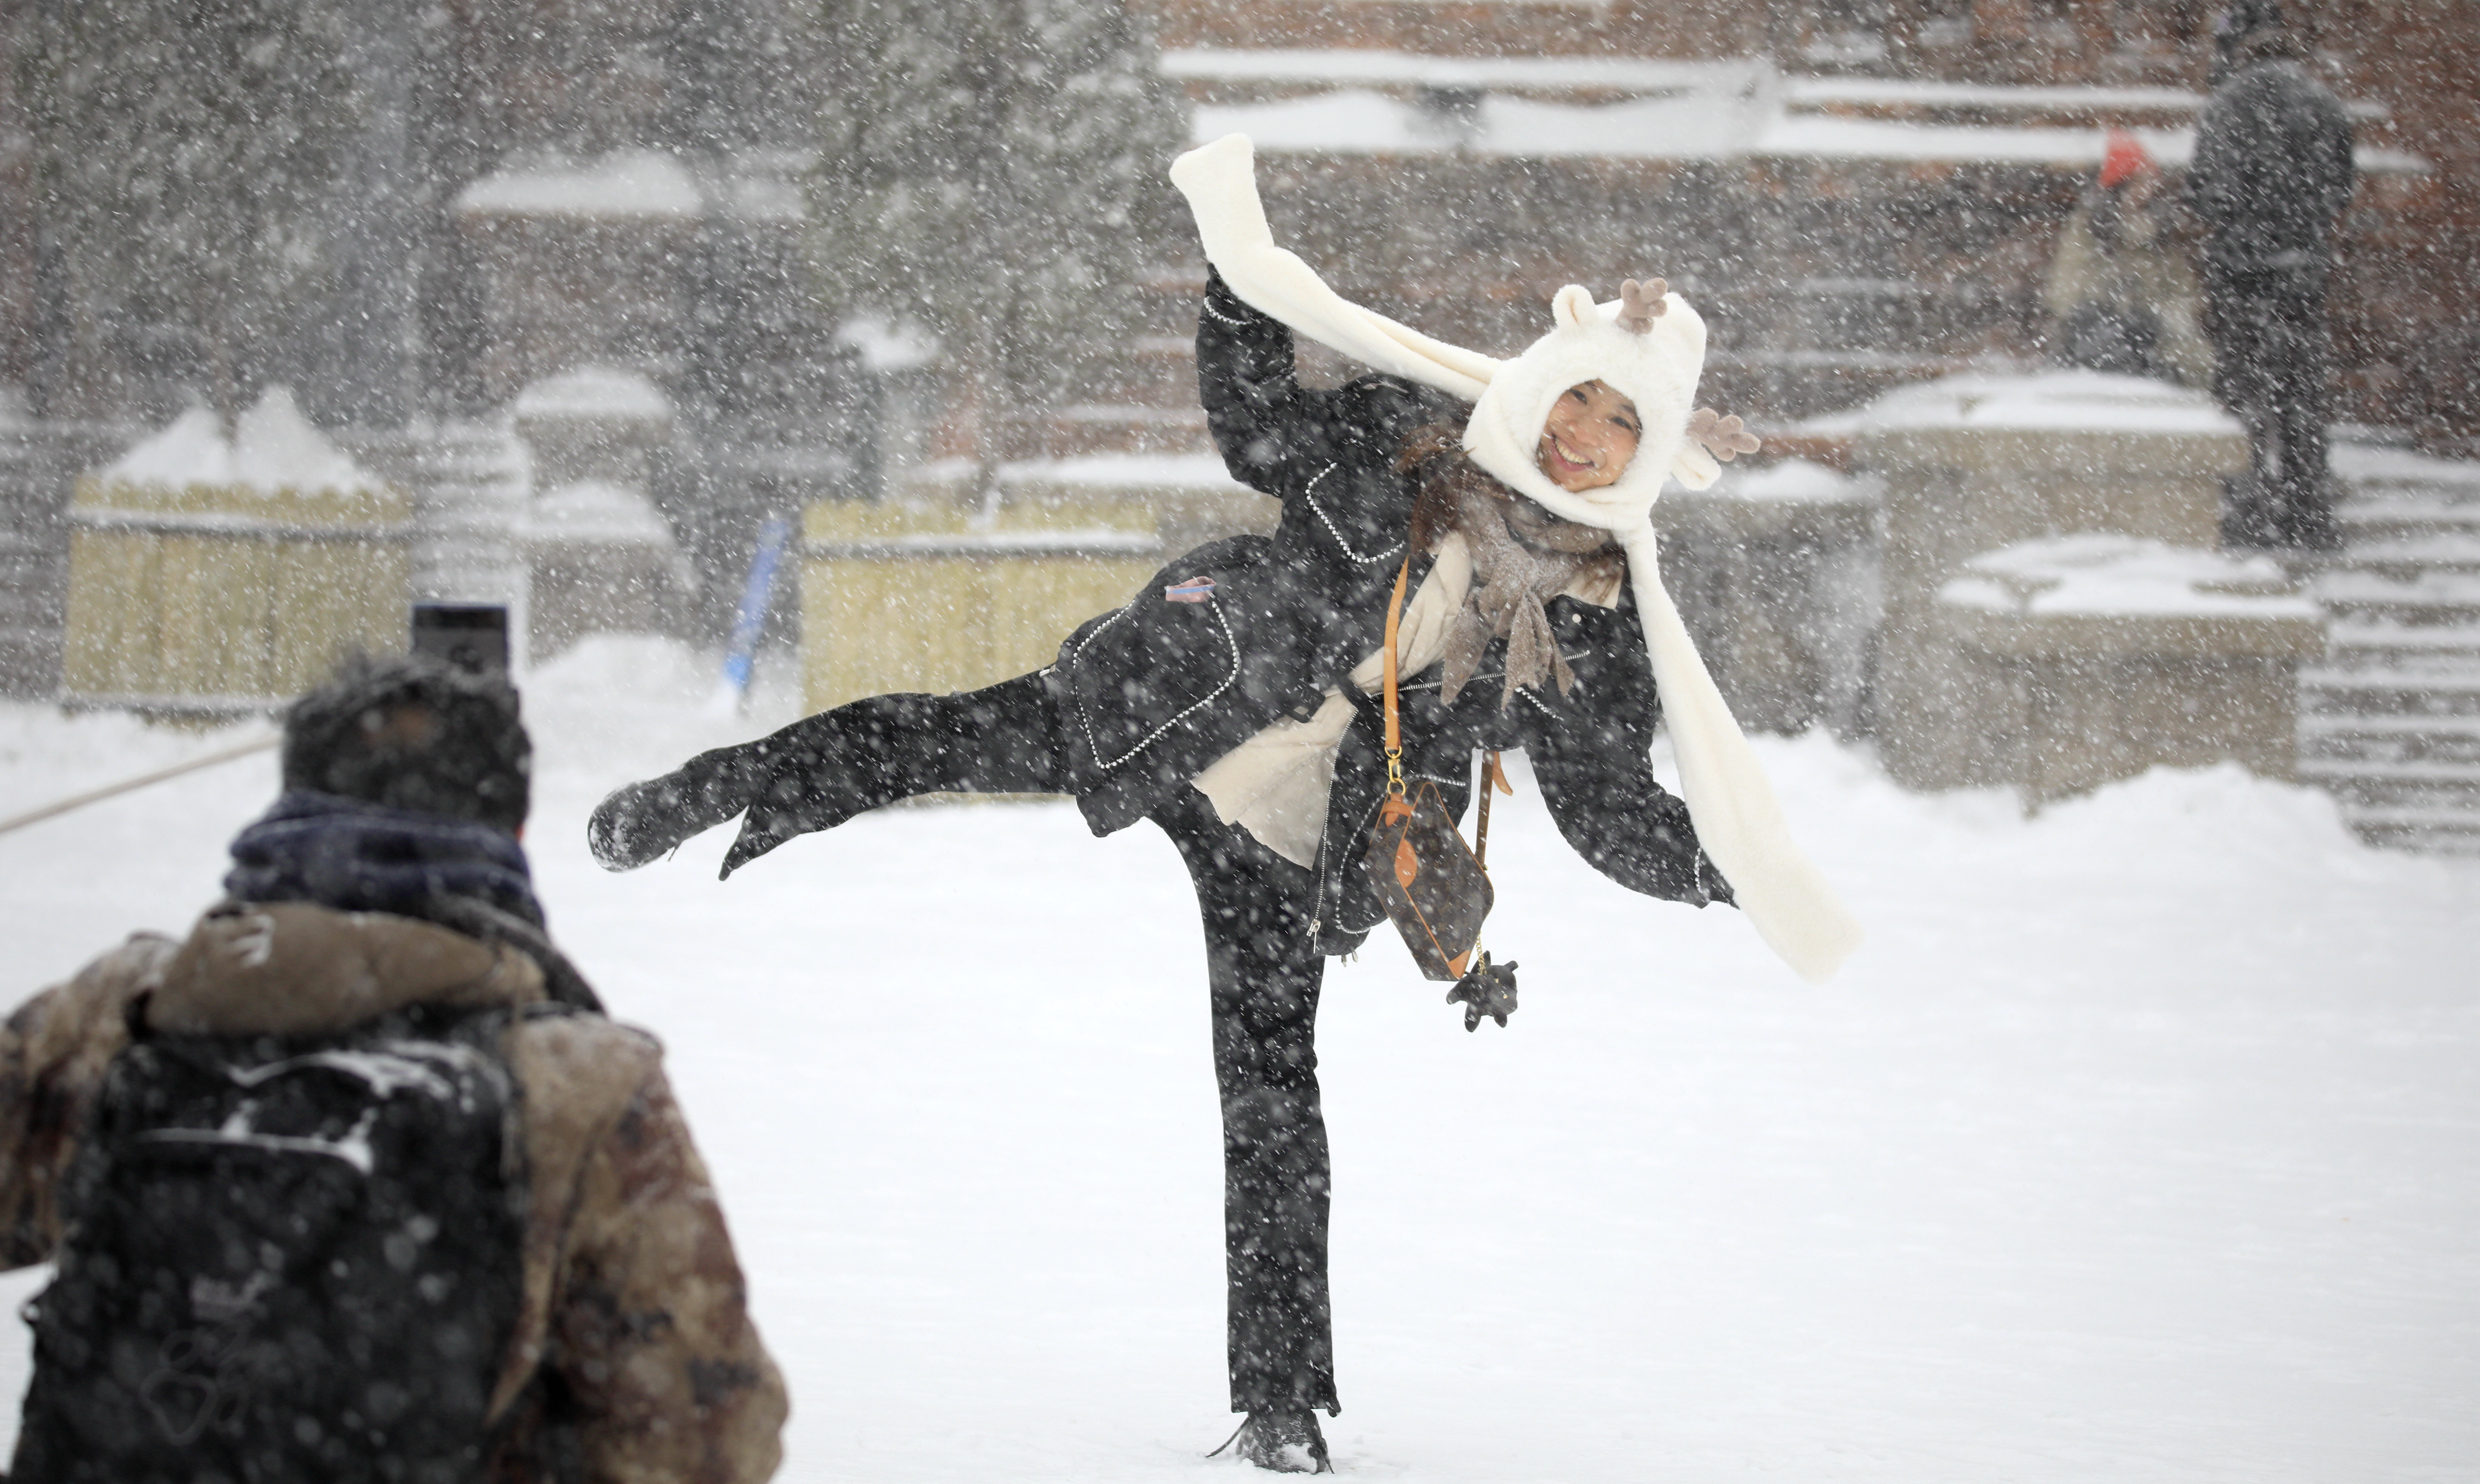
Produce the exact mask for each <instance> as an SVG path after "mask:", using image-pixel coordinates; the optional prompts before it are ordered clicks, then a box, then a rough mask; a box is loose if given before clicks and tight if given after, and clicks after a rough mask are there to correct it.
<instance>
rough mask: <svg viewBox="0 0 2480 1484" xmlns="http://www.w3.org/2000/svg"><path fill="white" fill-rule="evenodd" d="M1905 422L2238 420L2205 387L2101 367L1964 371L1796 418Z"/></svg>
mask: <svg viewBox="0 0 2480 1484" xmlns="http://www.w3.org/2000/svg"><path fill="white" fill-rule="evenodd" d="M1904 428H1924V429H1928V428H1935V429H1973V430H2000V429H2025V430H2077V429H2096V430H2110V431H2117V432H2144V433H2226V434H2231V435H2234V436H2235V435H2237V434H2239V433H2240V432H2241V431H2242V430H2241V429H2240V428H2239V425H2238V420H2237V419H2235V418H2234V417H2232V416H2231V415H2230V414H2229V413H2228V412H2226V411H2224V410H2222V407H2221V405H2220V404H2217V403H2215V402H2214V401H2213V400H2212V398H2211V397H2209V396H2208V395H2206V394H2205V393H2204V392H2201V391H2197V390H2195V389H2193V388H2190V387H2183V386H2173V385H2171V384H2170V383H2169V382H2167V381H2157V380H2154V379H2152V378H2148V377H2122V376H2112V375H2110V374H2108V373H2106V372H2100V371H2067V370H2058V371H2036V372H2028V373H2023V374H1994V373H1987V372H1965V373H1962V374H1960V375H1957V376H1951V377H1941V378H1937V379H1936V380H1932V381H1916V382H1912V383H1910V384H1909V385H1905V386H1899V387H1897V388H1895V389H1894V390H1893V391H1891V392H1888V393H1886V394H1885V395H1884V396H1881V397H1879V398H1877V399H1876V400H1874V401H1873V402H1867V403H1863V404H1860V405H1859V406H1857V407H1853V408H1849V409H1847V410H1845V411H1841V412H1832V413H1827V414H1825V415H1824V416H1821V417H1814V418H1810V419H1808V420H1807V421H1805V422H1802V423H1799V424H1796V425H1795V431H1798V432H1802V433H1814V434H1820V435H1826V436H1842V437H1848V436H1851V435H1853V434H1856V433H1859V432H1862V431H1865V430H1890V429H1904Z"/></svg>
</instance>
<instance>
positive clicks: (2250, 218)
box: [2187, 60, 2356, 283]
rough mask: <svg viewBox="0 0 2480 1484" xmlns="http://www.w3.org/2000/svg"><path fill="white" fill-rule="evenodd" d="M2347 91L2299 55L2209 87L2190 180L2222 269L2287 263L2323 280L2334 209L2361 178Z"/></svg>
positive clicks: (2252, 269) (2208, 259)
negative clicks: (2329, 85) (2319, 77)
mask: <svg viewBox="0 0 2480 1484" xmlns="http://www.w3.org/2000/svg"><path fill="white" fill-rule="evenodd" d="M2355 169H2356V168H2355V167H2354V165H2353V163H2352V159H2351V120H2350V118H2349V117H2348V116H2347V115H2345V114H2344V113H2343V111H2342V103H2341V100H2340V99H2338V98H2337V97H2335V96H2334V94H2333V93H2332V92H2331V91H2329V90H2327V89H2326V88H2325V86H2324V85H2323V84H2321V83H2319V82H2317V81H2316V80H2315V79H2314V78H2312V77H2311V76H2309V75H2308V72H2307V69H2306V68H2304V67H2302V66H2301V65H2299V64H2298V63H2296V62H2290V61H2286V60H2274V61H2266V62H2259V63H2255V64H2253V65H2249V66H2246V67H2243V68H2241V69H2240V70H2239V71H2237V72H2236V73H2234V74H2233V75H2232V76H2231V78H2230V80H2229V81H2227V82H2225V83H2223V84H2222V85H2221V86H2220V87H2219V88H2216V89H2214V90H2213V96H2212V99H2211V101H2210V102H2209V103H2207V104H2206V105H2205V113H2204V117H2202V118H2201V119H2199V120H2198V122H2197V126H2196V158H2195V162H2194V163H2193V164H2192V165H2191V166H2189V167H2188V170H2187V189H2188V191H2189V193H2190V195H2191V196H2192V198H2193V199H2194V201H2195V206H2196V214H2197V215H2198V216H2200V217H2202V218H2204V219H2205V221H2206V223H2207V224H2208V225H2209V227H2210V228H2211V231H2210V233H2209V236H2208V237H2207V238H2206V241H2205V267H2206V270H2207V272H2208V273H2214V274H2218V275H2224V276H2227V275H2231V274H2236V273H2275V272H2288V273H2304V274H2308V275H2311V276H2312V277H2313V278H2315V279H2316V280H2317V281H2318V282H2320V283H2321V282H2322V280H2323V277H2324V273H2325V270H2326V268H2327V266H2328V265H2329V264H2330V263H2331V262H2332V261H2333V255H2334V249H2333V246H2332V244H2333V234H2334V218H2335V216H2336V214H2338V212H2340V211H2341V209H2342V208H2343V207H2344V206H2345V205H2347V204H2349V202H2350V199H2351V188H2352V185H2353V183H2354V181H2355V179H2356V174H2355Z"/></svg>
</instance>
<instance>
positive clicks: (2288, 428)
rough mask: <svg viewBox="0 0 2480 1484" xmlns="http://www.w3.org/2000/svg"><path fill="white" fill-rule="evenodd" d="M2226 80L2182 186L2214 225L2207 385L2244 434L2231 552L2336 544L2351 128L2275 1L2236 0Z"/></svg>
mask: <svg viewBox="0 0 2480 1484" xmlns="http://www.w3.org/2000/svg"><path fill="white" fill-rule="evenodd" d="M2215 44H2216V46H2217V47H2218V48H2219V50H2220V61H2219V77H2220V81H2219V83H2218V85H2217V86H2216V87H2215V88H2214V90H2213V96H2212V99H2211V101H2210V102H2209V103H2207V104H2206V106H2205V114H2204V118H2203V120H2202V122H2201V124H2200V126H2199V127H2198V129H2197V134H2196V158H2195V163H2194V165H2193V166H2192V168H2191V169H2190V170H2189V174H2188V189H2189V192H2190V194H2191V195H2192V197H2193V199H2194V202H2195V207H2196V211H2197V214H2198V215H2199V216H2201V217H2203V218H2204V220H2205V223H2206V226H2207V229H2208V232H2207V236H2206V240H2205V324H2206V330H2207V333H2209V335H2211V337H2212V339H2213V344H2214V347H2215V349H2216V351H2218V352H2219V374H2218V375H2217V377H2216V378H2215V381H2214V391H2215V393H2216V394H2217V395H2218V396H2219V397H2220V398H2221V400H2222V403H2223V404H2224V405H2226V406H2228V407H2229V408H2230V409H2231V410H2232V412H2233V413H2235V414H2236V415H2237V417H2238V419H2239V421H2240V422H2241V423H2243V424H2244V425H2245V426H2246V428H2247V433H2248V448H2249V468H2248V473H2247V476H2246V478H2245V479H2243V480H2241V481H2240V482H2237V483H2236V484H2235V486H2234V487H2233V488H2232V490H2231V492H2230V499H2229V500H2228V502H2227V504H2226V505H2225V507H2224V509H2223V512H2222V540H2223V543H2224V544H2225V545H2228V546H2250V547H2265V548H2272V549H2277V550H2291V551H2330V550H2332V549H2333V548H2334V546H2335V544H2336V537H2335V531H2334V510H2333V499H2332V493H2331V489H2330V485H2329V481H2328V478H2327V474H2326V468H2325V453H2326V449H2325V441H2326V435H2325V425H2326V423H2327V421H2328V419H2329V418H2330V417H2331V415H2332V401H2333V396H2332V387H2331V385H2330V382H2331V379H2332V376H2333V356H2334V348H2333V333H2332V331H2331V330H2330V329H2329V328H2328V326H2327V325H2326V322H2325V284H2326V279H2327V277H2328V276H2329V275H2330V273H2331V272H2332V269H2333V264H2334V219H2335V217H2336V216H2337V215H2338V213H2339V212H2340V211H2341V209H2342V207H2343V206H2344V205H2345V204H2346V203H2347V202H2348V201H2349V200H2350V198H2351V188H2352V185H2353V183H2354V172H2353V168H2352V162H2351V124H2350V120H2349V118H2348V117H2345V116H2344V114H2343V112H2342V104H2341V101H2340V100H2339V99H2338V98H2336V97H2335V96H2334V94H2333V92H2332V91H2329V90H2328V89H2326V88H2325V87H2324V86H2323V85H2322V84H2320V83H2318V82H2317V81H2316V80H2315V79H2314V78H2312V77H2311V76H2310V75H2309V74H2308V69H2307V67H2306V66H2304V65H2302V63H2303V60H2304V58H2305V57H2306V55H2307V52H2308V38H2307V37H2306V36H2305V35H2304V34H2303V32H2302V31H2300V30H2299V29H2296V28H2294V27H2291V26H2288V25H2286V24H2285V23H2284V20H2283V15H2282V11H2281V8H2280V6H2279V5H2278V4H2277V3H2276V0H2238V3H2237V4H2236V5H2235V6H2233V7H2232V8H2231V10H2230V12H2229V13H2228V14H2226V15H2225V16H2224V17H2223V19H2222V24H2221V28H2220V30H2219V32H2218V33H2217V35H2216V38H2215Z"/></svg>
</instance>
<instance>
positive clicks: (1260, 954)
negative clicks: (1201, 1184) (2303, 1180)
mask: <svg viewBox="0 0 2480 1484" xmlns="http://www.w3.org/2000/svg"><path fill="white" fill-rule="evenodd" d="M1059 727H1060V717H1059V713H1058V708H1057V706H1056V704H1055V703H1054V702H1053V700H1052V699H1051V696H1050V692H1049V690H1048V688H1047V686H1046V684H1045V682H1044V679H1043V677H1041V676H1040V675H1023V676H1020V677H1018V678H1017V679H1015V680H1010V681H1003V682H1001V683H1000V684H998V685H995V686H992V687H990V688H988V689H986V690H974V691H969V692H966V693H964V694H960V695H879V696H872V697H870V698H869V699H867V700H862V701H854V702H852V703H851V704H849V705H845V706H839V707H837V708H836V709H835V710H833V711H828V712H822V713H820V714H819V715H817V716H811V717H808V718H806V719H804V720H801V721H797V722H794V723H793V724H792V725H791V726H789V727H787V728H785V729H784V731H782V732H779V733H777V734H776V736H775V737H774V738H771V739H769V740H768V742H767V743H766V744H765V745H766V746H767V747H768V748H769V749H770V754H771V756H772V757H773V758H774V759H776V761H775V763H774V765H773V768H772V775H771V777H770V780H769V786H768V794H769V796H768V797H767V798H765V799H763V800H762V803H761V804H760V805H759V806H756V807H755V808H754V809H753V814H752V820H751V825H750V828H752V829H754V830H757V831H758V832H759V839H760V840H761V842H762V844H763V845H764V846H771V845H772V844H773V843H775V842H777V841H780V840H783V839H788V838H790V836H792V835H794V834H800V833H805V832H807V831H810V830H818V829H826V828H830V827H832V826H834V825H836V824H840V823H842V822H843V821H844V820H848V819H851V818H852V817H853V816H854V815H857V814H861V813H863V812H864V811H865V810H869V809H875V808H877V807H879V806H880V805H882V804H887V803H891V802H893V801H894V800H896V799H899V798H907V797H911V796H912V795H914V794H938V793H988V794H1058V793H1066V792H1067V791H1068V789H1069V779H1068V778H1067V776H1066V773H1065V769H1064V766H1063V764H1062V761H1061V759H1062V757H1063V749H1062V747H1061V745H1060V740H1059V739H1060V732H1059ZM1153 820H1154V822H1155V823H1156V824H1158V825H1160V826H1161V827H1162V829H1163V831H1164V833H1166V834H1168V835H1170V836H1171V839H1172V844H1173V845H1174V846H1177V847H1178V849H1179V854H1180V859H1181V860H1182V861H1183V862H1185V863H1186V864H1187V866H1188V873H1189V879H1190V880H1191V881H1192V882H1193V883H1195V885H1196V888H1197V904H1198V911H1199V915H1200V916H1201V918H1202V919H1203V921H1204V926H1205V961H1206V976H1207V979H1208V982H1209V985H1210V987H1211V991H1212V1005H1213V1016H1214V1073H1215V1079H1216V1080H1217V1081H1218V1082H1219V1083H1220V1084H1221V1087H1222V1093H1223V1225H1224V1248H1223V1250H1224V1263H1225V1270H1226V1274H1227V1280H1228V1326H1229V1329H1228V1334H1229V1351H1230V1367H1231V1409H1232V1410H1233V1411H1235V1412H1257V1411H1263V1410H1266V1409H1268V1408H1272V1407H1295V1408H1306V1407H1324V1408H1326V1409H1328V1410H1329V1411H1333V1410H1335V1408H1336V1401H1335V1394H1334V1343H1333V1337H1332V1332H1331V1326H1330V1320H1329V1309H1328V1302H1327V1200H1328V1191H1327V1185H1328V1179H1329V1168H1328V1159H1327V1143H1326V1115H1325V1112H1324V1110H1323V1108H1322V1106H1321V1105H1320V1103H1319V1099H1318V1082H1317V1048H1316V1035H1317V1007H1318V989H1319V985H1320V983H1321V982H1322V981H1323V979H1324V977H1325V974H1326V960H1325V958H1324V957H1323V956H1322V955H1321V954H1319V952H1318V951H1317V946H1316V939H1315V936H1314V934H1313V933H1312V932H1311V930H1310V929H1311V921H1310V917H1311V912H1312V910H1313V907H1314V903H1315V897H1316V883H1315V880H1314V878H1313V876H1312V874H1311V872H1308V871H1306V870H1305V869H1303V868H1302V867H1299V866H1295V865H1293V864H1292V863H1291V862H1289V861H1287V860H1284V859H1283V858H1282V857H1281V856H1279V855H1277V854H1275V853H1274V852H1273V851H1271V850H1269V849H1267V848H1266V847H1265V846H1261V845H1259V844H1258V843H1257V842H1256V841H1255V840H1254V839H1253V838H1252V837H1251V836H1250V835H1249V834H1248V832H1247V831H1245V830H1241V829H1238V828H1236V827H1234V826H1231V825H1227V824H1225V823H1223V822H1222V821H1221V820H1219V819H1217V818H1216V817H1215V813H1214V807H1213V805H1211V804H1209V803H1208V802H1206V800H1205V798H1204V796H1203V795H1201V794H1198V793H1197V792H1196V791H1195V790H1193V789H1191V790H1183V791H1181V793H1180V794H1179V795H1178V796H1177V797H1176V798H1175V800H1174V801H1173V802H1171V803H1170V804H1167V805H1165V806H1164V807H1163V808H1161V809H1159V810H1157V811H1155V813H1154V815H1153ZM736 848H737V847H736ZM752 853H755V852H752Z"/></svg>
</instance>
